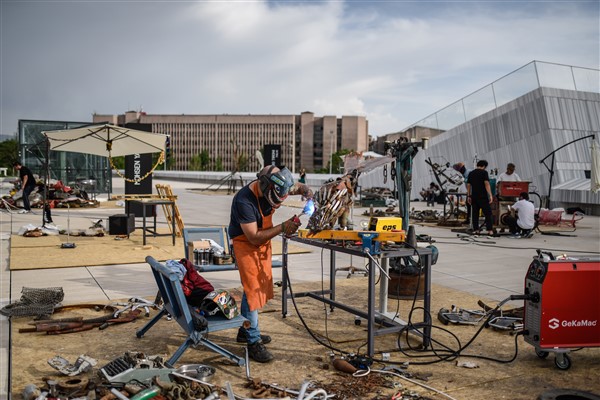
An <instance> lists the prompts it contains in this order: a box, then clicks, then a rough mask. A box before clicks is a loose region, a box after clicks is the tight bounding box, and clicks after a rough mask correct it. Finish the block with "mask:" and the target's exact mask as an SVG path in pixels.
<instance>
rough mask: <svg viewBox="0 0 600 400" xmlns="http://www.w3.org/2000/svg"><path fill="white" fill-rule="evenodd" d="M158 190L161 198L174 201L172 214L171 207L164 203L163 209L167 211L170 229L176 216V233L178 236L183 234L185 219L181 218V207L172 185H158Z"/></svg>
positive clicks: (166, 215)
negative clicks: (178, 205) (178, 204)
mask: <svg viewBox="0 0 600 400" xmlns="http://www.w3.org/2000/svg"><path fill="white" fill-rule="evenodd" d="M156 192H157V193H158V196H159V197H160V198H161V199H165V200H170V201H172V202H173V210H174V211H173V212H174V214H173V215H171V207H169V206H167V205H166V204H163V206H162V207H163V211H164V213H165V217H166V218H167V222H168V225H169V229H171V225H172V221H173V218H175V234H176V235H177V236H178V237H182V236H183V228H184V226H183V219H182V218H181V214H180V213H179V208H178V207H177V196H175V195H174V194H173V191H172V190H171V186H170V185H160V184H157V185H156Z"/></svg>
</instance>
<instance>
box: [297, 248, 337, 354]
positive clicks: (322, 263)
mask: <svg viewBox="0 0 600 400" xmlns="http://www.w3.org/2000/svg"><path fill="white" fill-rule="evenodd" d="M324 253H325V248H321V296H323V297H324V296H325V281H324V280H323V274H324V273H325V268H324V264H325V262H324V260H323V254H324ZM330 268H331V266H330ZM290 292H291V290H290ZM323 305H324V306H325V307H324V311H325V338H326V339H327V342H328V343H329V345H330V346H332V344H331V340H330V339H329V325H328V322H329V314H327V303H325V302H323Z"/></svg>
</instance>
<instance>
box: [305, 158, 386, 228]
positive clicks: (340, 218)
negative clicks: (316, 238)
mask: <svg viewBox="0 0 600 400" xmlns="http://www.w3.org/2000/svg"><path fill="white" fill-rule="evenodd" d="M352 159H353V158H352V157H350V158H348V157H347V161H351V160H352ZM355 159H358V160H359V161H357V162H355V163H354V165H353V168H348V167H347V166H346V164H345V170H346V171H350V172H348V173H346V174H345V175H343V176H341V177H339V178H337V179H336V180H334V181H331V182H327V183H325V184H324V185H323V186H321V188H319V190H318V191H316V192H315V195H314V202H315V211H314V213H313V214H312V215H311V217H310V219H309V220H308V225H307V229H309V230H310V231H311V232H312V233H316V232H320V231H322V230H325V229H333V228H334V226H336V224H338V225H339V228H340V229H347V228H348V216H349V214H350V209H351V207H352V204H353V198H354V196H355V194H356V187H357V185H358V177H359V176H360V174H361V173H363V172H367V171H370V170H372V169H374V168H377V167H379V166H382V165H386V164H389V163H391V162H392V161H393V159H392V158H391V157H380V158H375V159H370V160H363V159H362V158H361V155H360V154H357V157H355ZM345 162H346V161H345Z"/></svg>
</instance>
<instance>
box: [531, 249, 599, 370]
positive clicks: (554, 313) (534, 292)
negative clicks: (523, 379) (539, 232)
mask: <svg viewBox="0 0 600 400" xmlns="http://www.w3.org/2000/svg"><path fill="white" fill-rule="evenodd" d="M599 293H600V257H598V256H586V255H584V256H569V257H567V256H561V257H554V256H553V255H552V254H551V253H547V252H542V251H540V250H538V257H537V258H534V260H533V262H532V263H531V265H529V269H528V271H527V277H526V278H525V294H526V295H528V297H529V299H528V300H526V301H525V321H524V326H523V329H524V336H525V341H526V342H527V343H529V344H531V345H532V346H534V347H535V352H536V354H537V355H538V357H540V358H546V357H547V356H548V354H549V353H550V352H553V353H556V358H555V360H554V363H555V365H556V366H557V367H558V368H559V369H563V370H566V369H569V368H570V367H571V359H570V358H569V356H568V355H567V353H568V352H569V351H570V349H575V348H581V347H598V346H600V295H599Z"/></svg>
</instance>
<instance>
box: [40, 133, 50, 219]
mask: <svg viewBox="0 0 600 400" xmlns="http://www.w3.org/2000/svg"><path fill="white" fill-rule="evenodd" d="M45 158H46V177H45V179H44V197H43V199H42V228H45V227H46V223H52V216H51V214H50V206H49V204H48V185H49V184H50V141H49V140H48V138H47V137H46V156H45Z"/></svg>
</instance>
